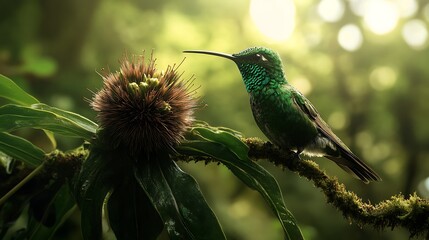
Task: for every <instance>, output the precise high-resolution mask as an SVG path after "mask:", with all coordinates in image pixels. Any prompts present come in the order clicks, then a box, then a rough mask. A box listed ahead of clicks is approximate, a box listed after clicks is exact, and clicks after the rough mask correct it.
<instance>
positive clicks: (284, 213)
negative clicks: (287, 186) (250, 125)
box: [176, 128, 303, 239]
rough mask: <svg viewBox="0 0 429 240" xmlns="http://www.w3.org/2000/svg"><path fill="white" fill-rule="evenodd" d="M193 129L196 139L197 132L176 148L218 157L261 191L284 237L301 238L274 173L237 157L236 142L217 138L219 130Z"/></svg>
mask: <svg viewBox="0 0 429 240" xmlns="http://www.w3.org/2000/svg"><path fill="white" fill-rule="evenodd" d="M196 129H198V132H197V133H194V134H193V135H192V136H193V139H197V138H198V137H197V136H198V135H201V137H200V138H199V140H189V141H185V142H183V143H182V144H181V145H180V146H178V147H177V149H176V150H177V151H178V152H179V153H182V154H187V155H202V156H210V157H212V158H214V159H217V160H219V161H220V162H221V163H223V164H224V165H225V166H227V167H228V168H229V169H230V170H231V171H232V172H233V173H234V174H235V175H236V176H237V177H238V178H239V179H240V180H241V181H243V182H244V183H245V184H246V185H247V186H249V187H250V188H252V189H255V190H257V191H258V192H259V193H260V194H261V195H262V197H263V198H264V199H265V201H266V202H267V203H268V204H269V205H270V207H271V209H272V210H273V211H274V213H275V214H276V216H277V218H278V219H279V221H280V223H281V225H282V227H283V230H284V233H285V237H286V239H303V236H302V233H301V230H300V229H299V227H298V225H297V223H296V220H295V218H294V216H293V215H292V213H291V212H290V211H289V210H288V209H287V208H286V205H285V203H284V201H283V197H282V194H281V191H280V188H279V186H278V183H277V181H276V180H275V179H274V177H273V176H272V175H271V174H270V173H269V172H267V171H266V170H265V169H264V168H262V167H261V166H260V165H258V164H256V163H255V162H253V161H251V160H250V159H248V158H247V159H245V160H243V159H240V158H239V157H238V156H237V154H236V152H237V151H238V150H237V149H235V148H236V147H237V146H238V145H236V144H230V141H229V140H228V141H225V139H222V140H221V141H218V140H219V137H218V136H216V134H219V131H221V130H219V129H218V130H217V131H213V130H212V128H206V130H205V131H212V132H213V133H212V134H208V133H204V134H201V129H199V128H196ZM213 136H214V137H213ZM230 136H232V137H235V136H233V135H230ZM237 139H238V138H237ZM231 148H232V149H234V151H232V150H231ZM244 149H247V147H246V148H244V147H243V151H244ZM239 152H240V151H239Z"/></svg>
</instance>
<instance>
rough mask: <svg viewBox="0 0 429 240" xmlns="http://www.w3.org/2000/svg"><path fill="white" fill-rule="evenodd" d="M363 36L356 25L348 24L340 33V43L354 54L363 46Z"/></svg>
mask: <svg viewBox="0 0 429 240" xmlns="http://www.w3.org/2000/svg"><path fill="white" fill-rule="evenodd" d="M362 42H363V36H362V32H361V31H360V29H359V27H358V26H356V25H355V24H347V25H344V26H343V27H341V29H340V31H339V32H338V43H339V44H340V46H341V47H342V48H344V49H345V50H347V51H350V52H353V51H356V50H358V49H359V48H360V47H361V46H362Z"/></svg>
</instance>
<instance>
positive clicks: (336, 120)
mask: <svg viewBox="0 0 429 240" xmlns="http://www.w3.org/2000/svg"><path fill="white" fill-rule="evenodd" d="M347 122H348V119H347V116H346V115H345V113H344V112H340V111H336V112H333V113H331V115H329V117H328V123H329V125H330V126H331V127H332V128H334V129H343V128H344V127H345V126H346V125H347Z"/></svg>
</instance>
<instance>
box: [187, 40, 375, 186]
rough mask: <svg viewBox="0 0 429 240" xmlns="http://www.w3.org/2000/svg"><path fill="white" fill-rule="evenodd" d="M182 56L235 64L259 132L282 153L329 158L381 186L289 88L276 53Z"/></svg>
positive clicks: (307, 103) (250, 50)
mask: <svg viewBox="0 0 429 240" xmlns="http://www.w3.org/2000/svg"><path fill="white" fill-rule="evenodd" d="M183 52H184V53H198V54H208V55H214V56H218V57H222V58H226V59H229V60H232V61H233V62H234V63H235V64H236V65H237V67H238V70H239V71H240V73H241V76H242V78H243V82H244V85H245V87H246V90H247V92H248V94H249V97H250V105H251V109H252V113H253V117H254V119H255V121H256V123H257V125H258V127H259V128H260V129H261V131H262V132H263V133H264V134H265V136H266V137H267V138H268V139H269V140H270V141H271V142H272V143H274V144H275V145H277V146H278V147H280V148H281V149H284V150H292V151H293V152H294V153H295V156H296V157H297V158H299V159H301V158H300V155H301V154H304V155H307V156H310V157H312V156H318V157H326V158H328V159H330V160H332V161H333V162H335V163H336V164H337V165H338V166H340V167H341V168H342V169H344V170H345V171H346V172H348V173H350V174H351V175H353V176H354V177H356V178H358V179H360V180H362V181H363V182H365V183H369V182H370V181H381V178H380V176H378V174H377V173H376V172H375V171H374V170H372V169H371V168H370V167H369V166H368V165H367V164H365V163H364V162H363V161H362V160H360V159H359V158H358V157H357V156H356V155H355V154H354V153H353V152H352V151H351V150H350V149H349V148H348V147H347V146H346V145H345V144H344V143H343V142H342V141H341V140H340V139H339V138H338V137H337V136H336V135H335V134H334V132H333V131H332V130H331V128H330V127H329V126H328V124H327V123H326V122H325V121H324V120H323V119H322V117H321V116H320V114H319V112H318V111H317V110H316V108H315V107H314V106H313V104H312V103H311V102H310V101H309V100H308V99H307V98H306V97H305V96H304V95H303V94H302V93H300V92H299V91H298V90H297V89H295V88H294V87H293V86H292V85H290V84H289V82H288V81H287V79H286V75H285V73H284V71H283V64H282V61H281V58H280V56H279V54H278V53H276V52H275V51H273V50H271V49H268V48H265V47H252V48H248V49H245V50H243V51H241V52H239V53H235V54H225V53H220V52H212V51H205V50H186V51H183Z"/></svg>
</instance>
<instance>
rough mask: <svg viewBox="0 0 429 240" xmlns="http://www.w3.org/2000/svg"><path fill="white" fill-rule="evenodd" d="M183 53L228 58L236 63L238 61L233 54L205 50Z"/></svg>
mask: <svg viewBox="0 0 429 240" xmlns="http://www.w3.org/2000/svg"><path fill="white" fill-rule="evenodd" d="M183 52H184V53H199V54H207V55H213V56H218V57H223V58H228V59H230V60H232V61H235V59H236V57H234V56H233V55H231V54H226V53H220V52H212V51H205V50H185V51H183Z"/></svg>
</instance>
